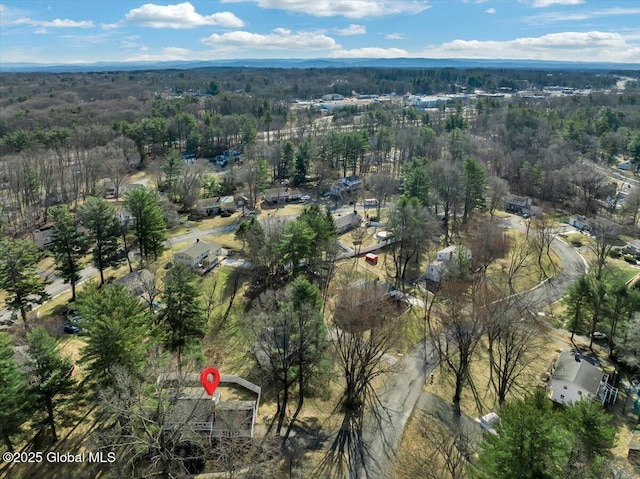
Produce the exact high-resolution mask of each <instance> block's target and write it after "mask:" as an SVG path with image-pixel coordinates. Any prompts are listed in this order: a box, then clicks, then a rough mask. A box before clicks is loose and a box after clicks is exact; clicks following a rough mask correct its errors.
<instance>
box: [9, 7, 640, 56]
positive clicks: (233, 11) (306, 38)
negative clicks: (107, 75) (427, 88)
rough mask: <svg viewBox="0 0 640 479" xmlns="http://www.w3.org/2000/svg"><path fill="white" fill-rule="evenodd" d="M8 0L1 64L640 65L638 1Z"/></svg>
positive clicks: (639, 9)
mask: <svg viewBox="0 0 640 479" xmlns="http://www.w3.org/2000/svg"><path fill="white" fill-rule="evenodd" d="M0 1H1V2H2V3H0V62H36V63H77V62H89V63H91V62H97V61H163V60H215V59H233V58H347V57H353V58H356V57H357V58H361V57H372V58H389V57H425V58H505V59H536V60H576V61H598V62H601V61H605V62H606V61H609V62H632V63H639V64H640V1H637V0H206V1H198V0H190V1H184V2H181V1H180V0H174V1H169V2H165V1H150V2H149V3H145V1H144V0H142V1H129V0H104V1H102V0H84V1H81V0H77V1H64V0H50V1H35V0H34V1H25V0H22V1H19V0H14V1H11V0H4V1H3V0H0Z"/></svg>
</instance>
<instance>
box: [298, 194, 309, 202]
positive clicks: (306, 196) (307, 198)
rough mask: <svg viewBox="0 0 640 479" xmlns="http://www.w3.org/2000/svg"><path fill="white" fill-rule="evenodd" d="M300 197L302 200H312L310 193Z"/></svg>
mask: <svg viewBox="0 0 640 479" xmlns="http://www.w3.org/2000/svg"><path fill="white" fill-rule="evenodd" d="M300 199H301V200H302V201H309V200H311V196H309V195H302V196H301V197H300Z"/></svg>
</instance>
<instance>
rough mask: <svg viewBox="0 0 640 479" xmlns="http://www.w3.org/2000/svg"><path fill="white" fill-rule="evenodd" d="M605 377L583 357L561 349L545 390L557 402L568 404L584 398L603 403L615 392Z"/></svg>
mask: <svg viewBox="0 0 640 479" xmlns="http://www.w3.org/2000/svg"><path fill="white" fill-rule="evenodd" d="M607 379H608V375H607V374H605V373H603V372H602V371H601V370H600V368H599V367H597V366H594V365H593V364H591V363H590V362H589V361H587V360H586V359H585V358H584V357H582V356H580V355H579V354H575V353H572V352H569V351H563V352H562V353H561V354H560V357H559V358H558V360H557V361H556V364H555V366H554V367H553V370H552V371H551V378H550V379H549V384H548V385H547V391H548V393H549V398H550V399H551V400H552V401H554V402H557V403H559V404H568V405H570V404H571V403H573V402H577V401H580V400H581V399H586V398H590V399H595V400H597V401H599V402H602V403H604V402H605V401H606V400H608V399H611V398H612V397H613V396H614V395H615V393H616V392H617V391H616V390H615V388H612V387H610V386H609V385H608V384H607Z"/></svg>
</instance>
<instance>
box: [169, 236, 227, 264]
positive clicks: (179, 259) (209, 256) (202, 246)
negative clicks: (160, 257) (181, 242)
mask: <svg viewBox="0 0 640 479" xmlns="http://www.w3.org/2000/svg"><path fill="white" fill-rule="evenodd" d="M221 254H222V247H221V246H220V245H219V244H216V243H206V242H204V241H200V240H196V242H195V243H194V244H192V245H191V246H187V247H186V248H185V249H183V250H182V251H180V252H178V253H176V254H174V255H173V260H174V261H175V263H176V264H179V265H182V266H185V267H187V268H191V269H192V270H195V271H207V270H209V269H211V268H212V267H214V266H215V265H216V264H217V263H218V257H219V256H220V255H221Z"/></svg>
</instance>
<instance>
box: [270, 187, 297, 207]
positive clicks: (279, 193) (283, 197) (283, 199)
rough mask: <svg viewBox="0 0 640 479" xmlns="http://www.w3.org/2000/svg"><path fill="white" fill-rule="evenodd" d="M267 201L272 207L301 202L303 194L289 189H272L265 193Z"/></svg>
mask: <svg viewBox="0 0 640 479" xmlns="http://www.w3.org/2000/svg"><path fill="white" fill-rule="evenodd" d="M263 197H264V199H265V201H266V202H267V203H269V204H271V205H275V204H283V203H288V202H291V201H300V198H301V197H302V194H301V193H300V191H298V190H292V189H290V188H289V187H285V186H283V187H280V188H271V189H268V190H267V191H265V192H264V194H263Z"/></svg>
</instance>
